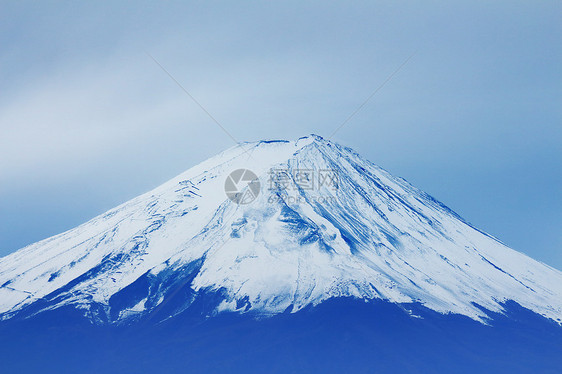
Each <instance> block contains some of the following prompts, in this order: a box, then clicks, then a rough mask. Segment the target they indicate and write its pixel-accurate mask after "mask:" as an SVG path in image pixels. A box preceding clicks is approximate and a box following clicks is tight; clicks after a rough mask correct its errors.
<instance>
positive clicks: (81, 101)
mask: <svg viewBox="0 0 562 374" xmlns="http://www.w3.org/2000/svg"><path fill="white" fill-rule="evenodd" d="M560 14H562V3H561V2H559V1H541V2H529V1H510V2H507V1H494V2H489V1H466V2H462V1H458V2H443V1H426V2H418V1H401V2H392V1H364V2H362V1H354V2H348V1H341V2H338V1H330V2H326V1H323V2H303V1H294V2H293V1H283V2H265V1H261V2H253V1H245V2H232V1H228V2H216V1H205V2H203V1H197V2H192V1H182V2H174V1H169V2H148V1H136V2H119V1H111V2H110V1H106V2H103V1H102V2H95V3H94V2H90V3H89V4H87V3H85V2H70V1H45V2H41V3H36V2H31V1H21V2H8V1H1V2H0V256H4V255H7V254H9V253H11V252H13V251H15V250H17V249H19V248H21V247H23V246H25V245H28V244H31V243H33V242H35V241H38V240H41V239H44V238H47V237H49V236H52V235H55V234H58V233H60V232H63V231H65V230H68V229H71V228H73V227H75V226H77V225H79V224H81V223H83V222H85V221H87V220H88V219H90V218H93V217H94V216H96V215H98V214H100V213H103V212H104V211H106V210H108V209H110V208H112V207H114V206H116V205H118V204H120V203H122V202H125V201H126V200H129V199H131V198H133V197H135V196H137V195H139V194H141V193H144V192H146V191H148V190H150V189H152V188H154V187H156V186H158V185H160V184H162V183H163V182H165V181H166V180H168V179H170V178H172V177H174V176H176V175H177V174H179V173H181V172H183V171H185V170H187V169H189V168H190V167H192V166H194V165H196V164H198V163H199V162H201V161H203V160H205V159H207V158H208V157H211V156H213V155H215V154H216V153H219V152H220V151H222V150H224V149H226V148H229V147H231V146H232V145H233V144H234V142H233V140H232V139H231V138H229V137H228V136H227V135H226V134H225V133H224V132H223V131H222V130H221V129H220V128H219V127H218V126H217V125H216V124H215V123H214V122H213V121H212V120H211V119H210V118H209V117H208V116H207V115H206V114H205V112H204V111H203V110H201V108H200V107H198V106H197V105H196V104H195V103H194V102H193V101H192V100H191V99H190V98H189V97H188V96H187V95H186V94H185V93H184V92H183V91H182V90H181V89H180V88H179V87H178V86H177V85H176V83H174V81H173V80H172V79H170V77H168V76H167V75H166V73H164V72H163V71H162V69H161V68H160V67H159V66H158V65H157V64H156V63H155V62H154V61H153V60H152V59H151V58H150V56H153V57H154V59H156V60H157V61H158V62H159V63H160V64H161V65H162V66H164V67H165V69H166V70H168V71H169V72H170V74H171V75H172V76H173V77H174V78H175V79H176V80H177V81H178V82H180V83H181V85H182V86H183V87H184V88H185V89H186V90H187V91H188V92H189V93H190V94H191V95H193V97H195V98H196V99H197V100H198V101H199V102H200V103H201V105H202V106H203V107H204V108H205V109H206V110H207V111H208V112H209V113H211V114H212V116H213V117H214V118H216V119H217V121H218V122H219V123H220V124H221V125H222V126H224V128H225V129H227V131H228V132H229V133H231V134H232V136H233V137H234V138H235V139H236V140H237V141H254V140H260V139H297V138H299V137H301V136H304V135H307V134H310V133H315V134H319V135H321V136H325V137H328V136H329V135H330V134H331V133H332V132H333V131H334V130H335V129H336V128H338V127H339V126H340V125H342V123H343V122H344V121H345V120H346V118H347V117H349V116H350V115H351V114H352V113H353V112H354V111H355V110H356V109H357V108H358V106H359V105H361V104H362V103H363V102H364V101H365V100H366V99H367V97H369V96H370V95H371V94H372V93H373V92H374V91H375V90H376V89H377V87H379V86H380V85H381V84H382V83H383V82H385V80H387V79H388V78H389V76H391V75H392V73H393V72H395V71H396V69H397V68H398V67H399V66H401V64H403V63H404V61H406V60H407V59H408V58H409V57H411V58H410V59H409V60H408V62H407V63H406V64H405V65H404V66H403V67H402V68H401V69H400V70H399V71H398V72H397V73H396V74H394V75H392V78H391V79H390V80H389V81H388V82H387V83H386V84H385V85H384V86H383V87H382V88H381V89H380V90H379V91H378V92H377V93H376V94H375V95H374V96H373V97H372V99H371V100H370V101H369V102H368V103H367V104H366V105H365V106H364V107H363V108H362V109H361V110H360V111H359V112H358V113H357V114H356V115H355V116H354V117H353V118H352V119H351V120H350V121H349V122H348V123H346V124H345V125H344V126H343V127H342V128H341V129H340V130H339V131H338V132H337V134H336V135H335V136H334V138H333V140H335V141H337V142H338V143H340V144H343V145H346V146H349V147H351V148H353V149H355V150H356V151H357V152H358V153H360V154H361V155H362V156H364V157H365V158H367V159H369V160H370V161H372V162H374V163H375V164H378V165H379V166H382V167H383V168H385V169H387V170H388V171H390V172H391V173H393V174H394V175H397V176H401V177H403V178H405V179H406V180H408V181H409V182H410V183H412V184H414V185H415V186H417V187H419V188H421V189H423V190H425V191H426V192H428V193H429V194H431V195H432V196H434V197H435V198H437V199H438V200H440V201H442V202H443V203H445V204H446V205H447V206H449V207H450V208H452V209H453V210H455V211H456V212H457V213H459V214H460V215H461V216H462V217H464V218H465V219H466V220H467V221H469V222H471V223H472V224H473V225H475V226H476V227H478V228H480V229H482V230H484V231H486V232H488V233H490V234H492V235H493V236H495V237H497V238H498V239H500V240H501V241H503V242H504V243H506V244H507V245H509V246H510V247H512V248H514V249H516V250H518V251H521V252H524V253H526V254H528V255H530V256H531V257H533V258H535V259H537V260H540V261H543V262H545V263H547V264H549V265H551V266H553V267H556V268H558V269H562V189H561V188H560V186H561V184H562V69H561V68H560V67H561V66H562V48H561V46H562V23H561V22H559V21H560V19H559V16H560Z"/></svg>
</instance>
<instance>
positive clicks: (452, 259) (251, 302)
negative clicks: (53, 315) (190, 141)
mask: <svg viewBox="0 0 562 374" xmlns="http://www.w3.org/2000/svg"><path fill="white" fill-rule="evenodd" d="M240 169H243V170H247V171H249V172H248V174H246V173H247V172H245V171H243V172H236V171H237V170H240ZM233 172H234V173H233ZM252 173H253V174H252ZM254 174H255V176H257V179H256V178H255V177H253V176H252V177H251V178H248V175H254ZM236 188H240V190H239V191H236ZM225 191H226V192H225ZM178 292H181V293H182V295H183V298H182V299H181V300H182V302H181V303H180V304H181V305H177V303H176V304H174V308H173V309H170V310H169V311H167V312H166V313H167V315H166V316H165V317H166V318H167V317H169V316H173V315H176V314H179V313H181V312H182V311H184V310H186V309H188V308H189V307H190V306H191V305H192V304H193V303H196V302H197V300H198V299H199V298H202V297H204V295H209V294H213V295H216V297H215V299H214V300H215V301H216V302H215V303H213V304H211V305H209V307H208V310H207V312H208V313H209V314H215V313H220V312H224V311H236V312H239V313H255V314H256V315H259V316H270V315H275V314H279V313H284V312H297V311H299V310H301V309H303V308H304V307H306V306H310V305H318V304H320V303H322V302H323V301H325V300H327V299H332V298H337V297H343V296H348V297H354V298H359V299H363V300H366V301H369V300H385V301H389V302H391V303H395V304H397V305H399V306H400V307H401V308H403V309H404V310H406V311H408V310H409V309H408V308H409V305H412V304H414V303H416V304H422V305H423V306H425V307H426V308H429V309H432V310H434V311H437V312H439V313H443V314H447V313H454V314H460V315H465V316H468V317H470V318H472V319H475V320H478V321H482V322H485V320H486V317H487V313H489V312H502V310H503V308H504V305H505V303H506V302H508V301H515V302H516V303H518V304H520V305H521V306H523V307H524V308H527V309H529V310H531V311H533V312H535V313H537V314H540V315H542V316H544V317H546V318H549V319H552V320H554V321H556V322H558V323H561V322H562V272H560V271H558V270H556V269H553V268H551V267H549V266H547V265H545V264H543V263H540V262H538V261H535V260H533V259H531V258H529V257H527V256H525V255H523V254H521V253H519V252H516V251H514V250H512V249H510V248H508V247H506V246H505V245H504V244H502V243H501V242H500V241H498V240H497V239H495V238H493V237H492V236H490V235H488V234H486V233H483V232H481V231H479V230H478V229H476V228H474V227H472V226H471V225H470V224H468V223H467V222H465V221H464V220H463V219H462V218H460V217H459V216H458V215H457V214H455V213H454V212H453V211H451V210H450V209H449V208H447V207H446V206H444V205H443V204H441V203H440V202H438V201H436V200H435V199H433V198H432V197H431V196H429V195H428V194H426V193H424V192H423V191H420V190H419V189H417V188H415V187H413V186H412V185H410V184H409V183H408V182H406V181H405V180H404V179H401V178H397V177H394V176H392V175H391V174H389V173H388V172H387V171H385V170H383V169H382V168H380V167H378V166H376V165H374V164H372V163H370V162H369V161H367V160H365V159H363V158H362V157H360V156H359V155H358V154H356V153H355V152H353V151H352V150H351V149H348V148H345V147H342V146H340V145H338V144H335V143H333V142H331V141H328V140H324V139H322V138H321V137H318V136H314V135H312V136H308V137H304V138H301V139H298V140H296V141H261V142H255V143H243V144H240V145H238V146H235V147H233V148H231V149H228V150H226V151H225V152H223V153H221V154H219V155H217V156H215V157H213V158H211V159H209V160H207V161H205V162H203V163H201V164H199V165H197V166H195V167H193V168H191V169H189V170H188V171H186V172H185V173H183V174H181V175H179V176H177V177H176V178H174V179H172V180H170V181H168V182H167V183H165V184H163V185H161V186H160V187H158V188H156V189H154V190H152V191H150V192H148V193H145V194H143V195H141V196H139V197H137V198H134V199H132V200H130V201H128V202H126V203H124V204H122V205H120V206H118V207H116V208H114V209H111V210H110V211H108V212H106V213H104V214H102V215H100V216H98V217H96V218H94V219H92V220H90V221H89V222H86V223H84V224H82V225H80V226H78V227H76V228H74V229H72V230H69V231H67V232H65V233H62V234H60V235H57V236H54V237H51V238H49V239H46V240H43V241H40V242H38V243H35V244H32V245H29V246H27V247H25V248H22V249H21V250H19V251H17V252H15V253H13V254H11V255H9V256H6V257H4V258H2V259H0V318H1V319H3V320H9V319H11V318H13V317H15V316H31V315H37V314H40V313H42V312H43V311H47V310H54V309H58V308H61V307H63V306H72V307H74V308H77V309H79V310H81V311H83V314H84V315H85V316H87V317H88V318H90V319H91V320H92V321H94V322H96V323H125V322H132V321H135V320H137V319H141V318H143V317H146V316H149V315H150V314H151V313H154V312H157V311H159V310H162V309H163V308H166V306H167V303H168V300H169V299H171V298H173V297H174V296H175V295H177V293H178Z"/></svg>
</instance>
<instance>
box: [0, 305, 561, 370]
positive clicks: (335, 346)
mask: <svg viewBox="0 0 562 374" xmlns="http://www.w3.org/2000/svg"><path fill="white" fill-rule="evenodd" d="M207 307H208V304H207V305H206V304H205V303H199V304H192V305H191V307H190V308H188V309H187V310H186V311H184V312H183V313H181V314H180V315H177V316H175V317H174V318H171V319H168V320H166V321H164V322H160V323H156V322H155V321H157V320H158V319H157V318H151V317H150V316H149V317H148V318H146V319H145V320H141V321H137V322H135V323H134V324H131V325H129V326H120V327H116V326H94V325H91V324H90V323H89V322H88V321H87V320H86V319H84V318H83V316H82V315H81V314H79V313H78V312H77V311H76V310H74V309H71V308H68V309H58V310H56V311H52V312H46V313H42V314H39V315H36V316H35V317H33V318H30V319H19V320H17V319H14V320H10V321H8V322H3V323H1V324H0V363H1V370H0V371H1V372H2V373H96V374H97V373H556V374H559V373H560V372H562V327H560V326H559V325H557V324H556V323H554V322H552V321H550V320H547V319H545V318H543V317H542V316H539V315H537V314H535V313H533V312H531V311H529V310H527V309H524V308H522V307H521V306H519V305H518V304H516V303H513V302H510V303H507V304H506V313H505V314H494V313H489V315H490V316H491V320H490V321H489V324H490V325H483V324H480V323H478V322H476V321H473V320H471V319H469V318H467V317H463V316H458V315H441V314H439V313H436V312H433V311H431V310H429V309H427V308H424V307H423V306H421V305H407V306H404V305H396V304H391V303H388V302H384V301H374V302H373V301H372V302H368V303H366V302H364V301H361V300H356V299H348V298H339V299H332V300H328V301H326V302H324V303H322V304H320V305H319V306H317V307H310V308H307V309H305V310H302V311H299V312H297V313H293V314H291V313H285V314H281V315H277V316H273V317H270V318H262V319H256V318H254V316H251V315H248V314H244V315H241V314H236V313H223V314H219V315H216V316H214V317H211V318H203V317H202V316H203V313H204V311H205V310H208V309H207ZM405 308H406V309H408V310H409V311H411V312H413V313H414V314H415V315H418V316H421V317H422V318H416V317H412V316H410V314H409V312H408V310H406V309H405Z"/></svg>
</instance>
